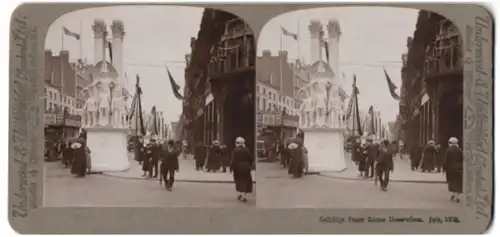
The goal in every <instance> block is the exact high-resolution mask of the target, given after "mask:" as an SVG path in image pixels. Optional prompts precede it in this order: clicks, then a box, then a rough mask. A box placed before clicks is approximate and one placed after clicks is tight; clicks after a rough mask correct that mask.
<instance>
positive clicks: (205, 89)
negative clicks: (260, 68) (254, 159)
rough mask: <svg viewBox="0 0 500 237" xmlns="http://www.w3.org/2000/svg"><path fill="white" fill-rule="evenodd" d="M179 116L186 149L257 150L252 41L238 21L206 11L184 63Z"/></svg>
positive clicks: (241, 22) (253, 47)
mask: <svg viewBox="0 0 500 237" xmlns="http://www.w3.org/2000/svg"><path fill="white" fill-rule="evenodd" d="M186 64H187V65H186V72H185V77H186V78H185V79H186V83H185V85H186V88H185V91H184V101H183V116H182V118H181V121H180V122H179V125H180V126H183V127H185V129H186V134H185V136H186V140H187V141H188V143H189V144H197V143H199V142H201V143H203V144H205V145H208V144H210V143H212V141H214V140H219V141H220V142H221V143H223V144H226V145H227V146H229V147H231V146H234V140H235V139H236V138H237V137H239V136H241V137H244V138H245V140H246V141H247V142H246V144H247V146H248V147H249V149H250V151H252V152H253V151H254V145H255V116H254V115H255V106H254V105H255V103H254V101H255V39H254V36H253V32H252V30H251V28H250V27H249V26H248V25H247V24H246V23H245V22H244V21H243V20H242V19H240V18H238V17H237V16H235V15H233V14H231V13H228V12H224V11H219V10H215V9H205V11H204V12H203V16H202V19H201V26H200V31H199V32H198V36H197V37H196V38H193V39H192V40H191V53H190V55H188V56H187V57H186Z"/></svg>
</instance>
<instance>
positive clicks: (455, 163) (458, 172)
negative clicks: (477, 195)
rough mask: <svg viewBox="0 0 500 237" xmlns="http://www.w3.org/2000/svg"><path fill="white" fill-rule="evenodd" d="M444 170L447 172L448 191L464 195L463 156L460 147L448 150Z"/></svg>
mask: <svg viewBox="0 0 500 237" xmlns="http://www.w3.org/2000/svg"><path fill="white" fill-rule="evenodd" d="M444 168H445V171H446V182H447V183H448V190H449V191H450V192H454V193H462V188H463V187H462V183H463V179H462V176H463V154H462V149H460V148H459V147H449V148H448V149H446V152H445V158H444Z"/></svg>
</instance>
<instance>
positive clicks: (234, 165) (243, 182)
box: [231, 146, 254, 193]
mask: <svg viewBox="0 0 500 237" xmlns="http://www.w3.org/2000/svg"><path fill="white" fill-rule="evenodd" d="M253 163H254V158H253V157H252V154H251V153H250V151H249V150H248V148H246V147H241V146H238V147H236V148H234V150H233V152H232V153H231V169H232V170H233V178H234V183H235V185H236V191H238V192H242V193H251V192H252V191H253V181H252V167H253Z"/></svg>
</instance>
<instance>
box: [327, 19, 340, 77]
mask: <svg viewBox="0 0 500 237" xmlns="http://www.w3.org/2000/svg"><path fill="white" fill-rule="evenodd" d="M326 28H327V30H328V41H329V43H328V53H329V57H330V61H329V62H328V64H330V66H331V67H332V70H333V73H334V74H335V77H336V78H335V79H336V82H335V83H334V84H335V85H338V84H339V83H340V82H341V81H340V80H339V79H338V78H339V77H340V75H341V74H342V73H340V51H339V43H340V35H341V34H342V32H341V30H340V24H339V21H338V20H337V19H332V20H330V21H328V25H327V26H326Z"/></svg>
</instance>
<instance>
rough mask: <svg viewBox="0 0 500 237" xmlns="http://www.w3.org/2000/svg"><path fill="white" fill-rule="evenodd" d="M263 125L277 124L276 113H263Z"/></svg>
mask: <svg viewBox="0 0 500 237" xmlns="http://www.w3.org/2000/svg"><path fill="white" fill-rule="evenodd" d="M262 125H264V126H273V125H276V123H275V120H274V114H262Z"/></svg>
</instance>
